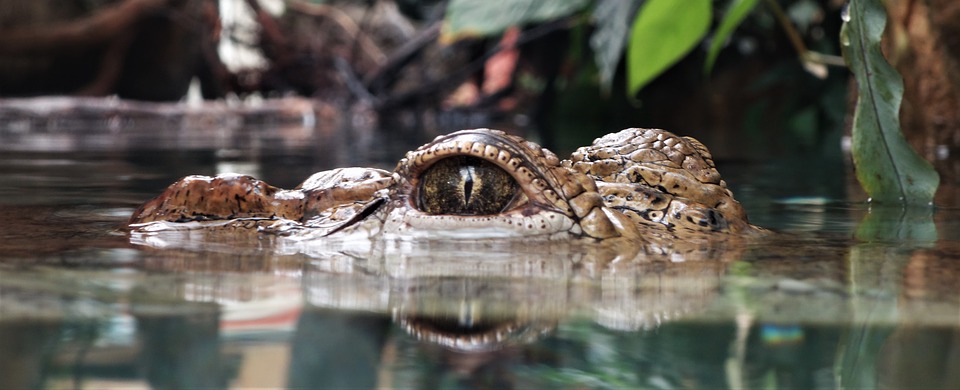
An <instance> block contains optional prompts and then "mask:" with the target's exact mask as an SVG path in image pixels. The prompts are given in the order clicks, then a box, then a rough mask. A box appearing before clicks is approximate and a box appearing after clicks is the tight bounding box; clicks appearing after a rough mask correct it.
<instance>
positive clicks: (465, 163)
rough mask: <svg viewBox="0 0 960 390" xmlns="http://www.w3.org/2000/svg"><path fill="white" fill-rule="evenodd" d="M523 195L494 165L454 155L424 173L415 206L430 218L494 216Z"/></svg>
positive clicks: (515, 181)
mask: <svg viewBox="0 0 960 390" xmlns="http://www.w3.org/2000/svg"><path fill="white" fill-rule="evenodd" d="M522 192H523V191H522V190H521V189H520V185H519V184H518V183H517V180H516V179H515V178H514V177H513V176H512V175H511V174H509V173H507V171H505V170H504V169H502V168H500V167H499V166H497V165H496V164H494V163H492V162H490V161H487V160H485V159H483V158H479V157H474V156H469V155H455V156H449V157H444V158H441V159H439V160H437V161H436V162H435V163H433V164H432V165H430V166H429V167H427V168H425V169H424V170H423V172H422V173H421V174H420V177H419V186H418V191H417V199H416V205H417V208H418V209H420V211H423V212H425V213H427V214H433V215H494V214H499V213H502V212H504V211H508V210H510V209H511V208H512V207H513V206H514V204H515V203H516V199H517V198H519V197H520V196H521V194H522Z"/></svg>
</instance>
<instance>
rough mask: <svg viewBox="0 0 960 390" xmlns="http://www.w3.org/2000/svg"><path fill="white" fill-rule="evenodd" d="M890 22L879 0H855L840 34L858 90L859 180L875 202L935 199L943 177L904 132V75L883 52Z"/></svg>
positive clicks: (855, 133)
mask: <svg viewBox="0 0 960 390" xmlns="http://www.w3.org/2000/svg"><path fill="white" fill-rule="evenodd" d="M886 22H887V17H886V12H885V10H884V8H883V4H881V2H880V0H852V1H851V2H850V4H849V8H848V13H847V15H846V17H845V23H844V26H843V30H841V34H840V35H841V42H842V48H843V54H844V58H846V60H847V62H848V65H849V66H850V69H851V70H852V71H853V74H854V77H856V80H857V91H858V93H859V96H858V99H857V106H856V111H855V113H854V119H853V145H852V146H853V148H852V154H853V161H854V165H855V166H856V171H857V180H859V181H860V185H861V186H863V188H864V190H866V191H867V194H869V195H870V197H871V199H872V200H874V201H880V202H900V203H908V204H930V203H931V202H932V201H933V195H934V193H935V192H936V190H937V186H938V184H939V182H940V177H939V175H937V172H936V171H935V170H934V169H933V167H931V166H930V164H929V163H928V162H927V161H925V160H924V159H923V158H921V157H920V156H919V155H917V153H916V152H914V151H913V149H912V148H910V145H909V144H907V142H906V140H905V139H904V137H903V134H902V133H901V132H900V120H899V112H900V101H901V99H902V97H903V79H902V78H901V77H900V75H899V74H898V73H897V71H896V70H895V69H893V68H892V67H891V66H890V64H888V63H887V61H886V60H885V59H884V57H883V53H881V51H880V38H881V36H882V35H883V29H884V27H885V25H886Z"/></svg>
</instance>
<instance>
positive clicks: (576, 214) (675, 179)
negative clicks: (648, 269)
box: [129, 128, 761, 242]
mask: <svg viewBox="0 0 960 390" xmlns="http://www.w3.org/2000/svg"><path fill="white" fill-rule="evenodd" d="M129 222H130V226H131V228H132V229H134V230H144V229H158V228H157V227H156V226H155V225H156V224H164V227H162V229H166V228H171V227H172V228H175V229H180V228H186V229H192V228H196V227H214V226H216V227H219V228H230V229H240V230H247V231H258V232H263V233H275V234H281V235H287V236H294V237H307V238H314V237H353V235H354V234H359V235H362V236H367V237H382V238H387V239H401V240H404V239H408V240H409V239H414V240H415V239H426V238H441V239H443V238H448V239H460V238H467V239H474V238H475V239H485V238H511V237H512V238H525V239H526V238H546V239H552V240H556V239H569V238H584V239H593V240H608V239H614V238H622V239H627V240H637V241H646V242H650V241H655V240H668V241H669V240H684V239H686V238H689V237H704V236H710V237H712V236H718V235H727V236H729V235H743V234H745V233H751V232H757V231H761V229H760V228H756V227H754V226H752V225H750V224H749V222H748V221H747V216H746V213H745V212H744V210H743V208H742V207H741V205H740V203H739V202H737V201H736V200H735V199H734V198H733V195H732V193H731V192H730V190H729V189H728V188H727V186H726V183H725V182H724V181H723V180H722V179H721V177H720V174H719V172H717V169H716V167H715V166H714V162H713V160H712V157H711V156H710V152H709V151H708V150H707V148H706V147H705V146H704V145H703V144H701V143H700V142H699V141H697V140H695V139H693V138H689V137H680V136H677V135H674V134H672V133H670V132H667V131H665V130H659V129H637V128H633V129H626V130H623V131H620V132H617V133H613V134H608V135H606V136H604V137H601V138H598V139H597V140H595V141H594V143H593V145H591V146H587V147H582V148H580V149H578V150H577V151H576V152H574V153H573V154H572V155H571V157H570V158H569V159H566V160H560V159H559V158H557V156H556V155H555V154H554V153H553V152H551V151H549V150H547V149H544V148H542V147H540V146H539V145H537V144H536V143H533V142H530V141H526V140H524V139H523V138H520V137H517V136H512V135H508V134H505V133H503V132H501V131H497V130H489V129H474V130H461V131H458V132H455V133H452V134H448V135H443V136H439V137H437V138H436V139H434V140H433V141H432V142H430V143H428V144H426V145H423V146H421V147H420V148H418V149H416V150H414V151H411V152H408V153H407V154H406V156H405V157H404V158H403V159H401V160H400V162H399V163H398V164H397V167H396V169H395V170H394V171H393V172H388V171H385V170H381V169H374V168H340V169H333V170H329V171H324V172H319V173H316V174H314V175H312V176H311V177H310V178H308V179H307V180H306V181H304V182H303V183H302V184H300V185H299V186H298V187H296V188H295V189H292V190H284V189H279V188H276V187H273V186H270V185H268V184H267V183H265V182H263V181H260V180H257V179H255V178H252V177H250V176H242V175H220V176H216V177H208V176H188V177H185V178H183V179H181V180H180V181H178V182H176V183H174V184H172V185H171V186H169V187H168V188H167V189H166V190H165V191H164V192H163V193H162V194H161V195H159V196H158V197H156V198H154V199H153V200H150V201H148V202H147V203H145V204H144V205H142V206H141V207H140V208H139V209H137V210H136V212H134V214H133V215H132V216H131V218H130V221H129Z"/></svg>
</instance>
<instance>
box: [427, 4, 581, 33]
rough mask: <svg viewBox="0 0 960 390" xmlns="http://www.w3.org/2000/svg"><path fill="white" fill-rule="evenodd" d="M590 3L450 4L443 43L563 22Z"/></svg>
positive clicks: (444, 25)
mask: <svg viewBox="0 0 960 390" xmlns="http://www.w3.org/2000/svg"><path fill="white" fill-rule="evenodd" d="M588 3H589V0H502V1H489V0H450V3H449V4H448V5H447V12H446V15H445V16H444V23H443V33H442V37H441V40H443V41H444V42H452V41H454V40H457V39H460V38H464V37H470V36H487V35H493V34H498V33H500V32H502V31H503V30H505V29H507V27H510V26H518V25H522V24H525V23H530V22H542V21H546V20H552V19H557V18H562V17H564V16H567V15H570V14H572V13H574V12H577V11H579V10H581V9H583V8H584V7H585V6H586V5H587V4H588Z"/></svg>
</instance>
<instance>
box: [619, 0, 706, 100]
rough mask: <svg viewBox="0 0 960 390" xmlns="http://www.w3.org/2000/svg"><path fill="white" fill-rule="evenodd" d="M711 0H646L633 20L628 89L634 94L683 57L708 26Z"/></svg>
mask: <svg viewBox="0 0 960 390" xmlns="http://www.w3.org/2000/svg"><path fill="white" fill-rule="evenodd" d="M710 12H711V11H710V0H647V1H646V2H645V3H644V4H643V7H641V8H640V13H639V14H638V15H637V19H636V20H634V21H633V31H632V32H631V34H630V46H629V47H628V48H627V66H628V68H627V88H628V91H629V92H630V94H631V95H635V94H636V93H637V91H639V90H640V89H641V88H643V86H645V85H647V83H649V82H650V80H653V79H654V78H655V77H657V76H658V75H660V73H662V72H663V71H664V70H666V69H667V68H669V67H670V66H671V65H673V64H674V63H676V62H677V61H679V60H680V58H683V56H684V55H685V54H687V52H689V51H690V50H691V49H693V48H694V47H695V46H696V44H697V43H698V42H700V40H701V39H702V38H703V36H704V35H706V33H707V28H708V27H710Z"/></svg>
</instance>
